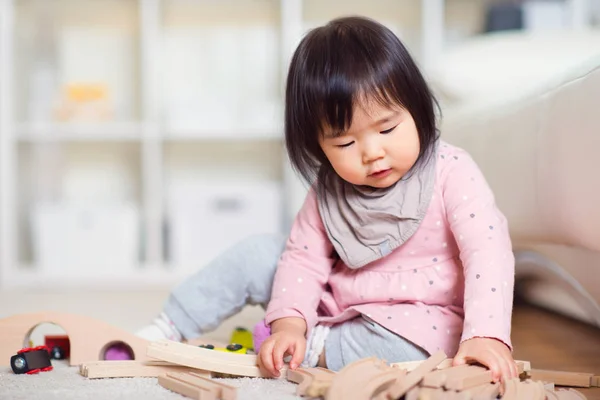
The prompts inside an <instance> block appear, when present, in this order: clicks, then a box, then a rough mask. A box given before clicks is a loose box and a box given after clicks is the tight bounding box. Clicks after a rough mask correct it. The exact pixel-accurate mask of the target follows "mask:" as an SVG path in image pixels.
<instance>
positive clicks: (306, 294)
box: [265, 189, 334, 333]
mask: <svg viewBox="0 0 600 400" xmlns="http://www.w3.org/2000/svg"><path fill="white" fill-rule="evenodd" d="M332 254H333V246H332V245H331V242H330V241H329V239H328V237H327V233H326V232H325V227H324V226H323V222H322V221H321V216H320V214H319V210H318V206H317V197H316V193H315V192H314V189H311V190H310V191H309V193H308V195H307V196H306V200H305V201H304V205H303V206H302V208H301V209H300V211H299V212H298V215H297V216H296V219H295V221H294V224H293V226H292V229H291V233H290V236H289V238H288V240H287V243H286V246H285V251H284V253H283V255H282V256H281V259H280V260H279V264H278V266H277V271H276V273H275V279H274V282H273V289H272V293H271V300H270V302H269V305H268V307H267V313H266V317H265V322H266V323H267V324H271V323H272V322H273V321H275V320H278V319H281V318H286V317H300V318H303V319H304V321H305V322H306V327H305V329H306V331H310V330H311V329H312V328H313V327H314V326H315V325H316V323H317V308H318V306H319V303H320V301H321V296H322V294H323V291H324V290H325V285H326V284H327V281H328V279H329V274H330V273H331V268H332V266H333V263H334V258H333V257H332ZM304 333H306V332H304Z"/></svg>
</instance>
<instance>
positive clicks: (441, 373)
mask: <svg viewBox="0 0 600 400" xmlns="http://www.w3.org/2000/svg"><path fill="white" fill-rule="evenodd" d="M467 368H469V365H466V364H465V365H459V366H456V367H449V368H441V369H437V370H434V371H432V372H430V373H428V374H427V375H425V376H424V377H423V381H422V382H421V386H425V387H431V388H441V387H444V385H445V384H446V382H447V380H448V378H449V377H450V376H451V375H453V374H456V373H458V372H461V371H463V370H466V369H467Z"/></svg>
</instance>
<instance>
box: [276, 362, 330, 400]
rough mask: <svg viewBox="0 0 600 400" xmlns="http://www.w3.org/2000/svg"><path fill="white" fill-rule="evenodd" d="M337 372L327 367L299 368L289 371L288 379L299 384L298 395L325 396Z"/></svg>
mask: <svg viewBox="0 0 600 400" xmlns="http://www.w3.org/2000/svg"><path fill="white" fill-rule="evenodd" d="M335 374H336V373H335V372H334V371H332V370H329V369H326V368H320V367H315V368H297V369H290V370H288V372H287V380H288V381H290V382H294V383H296V384H298V386H297V387H296V394H297V395H298V396H309V397H324V396H325V394H326V393H327V390H328V389H329V386H330V385H331V381H332V380H333V377H334V376H335Z"/></svg>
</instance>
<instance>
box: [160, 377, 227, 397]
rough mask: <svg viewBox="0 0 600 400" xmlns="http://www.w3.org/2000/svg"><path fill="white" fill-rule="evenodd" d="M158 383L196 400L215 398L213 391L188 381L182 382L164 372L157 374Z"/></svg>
mask: <svg viewBox="0 0 600 400" xmlns="http://www.w3.org/2000/svg"><path fill="white" fill-rule="evenodd" d="M158 384H159V385H160V386H162V387H164V388H165V389H169V390H171V391H173V392H175V393H179V394H180V395H182V396H185V397H190V398H192V399H197V400H217V397H216V396H215V394H214V393H213V392H210V391H206V390H203V389H200V388H198V387H196V386H194V385H190V384H189V383H186V382H182V381H180V380H178V379H175V378H173V377H171V376H168V375H166V374H164V375H159V376H158Z"/></svg>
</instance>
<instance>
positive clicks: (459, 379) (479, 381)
mask: <svg viewBox="0 0 600 400" xmlns="http://www.w3.org/2000/svg"><path fill="white" fill-rule="evenodd" d="M492 379H493V377H492V371H490V370H489V369H487V368H485V367H481V366H478V365H469V366H468V367H467V368H465V369H462V370H459V371H457V372H455V373H454V374H452V375H451V376H449V377H448V379H447V380H446V383H445V384H444V386H445V387H446V389H449V390H465V389H468V388H470V387H473V386H479V385H483V384H485V383H491V382H492Z"/></svg>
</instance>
